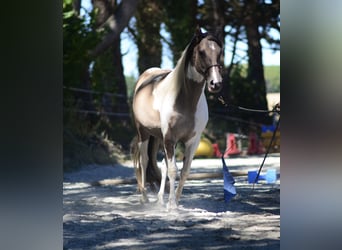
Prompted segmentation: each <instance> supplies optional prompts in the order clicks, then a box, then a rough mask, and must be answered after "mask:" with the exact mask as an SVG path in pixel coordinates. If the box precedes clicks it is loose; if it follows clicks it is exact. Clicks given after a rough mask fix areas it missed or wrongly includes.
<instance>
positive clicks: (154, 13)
mask: <svg viewBox="0 0 342 250" xmlns="http://www.w3.org/2000/svg"><path fill="white" fill-rule="evenodd" d="M136 20H137V22H136V25H137V27H136V28H137V34H136V35H135V39H136V42H137V46H138V51H139V57H138V68H139V73H140V74H141V73H143V72H144V71H145V70H146V69H148V68H150V67H160V64H161V57H162V44H161V41H160V40H161V37H160V34H159V33H160V24H161V21H162V12H161V7H160V6H159V4H158V2H157V1H150V0H142V1H141V2H140V3H139V6H138V11H137V14H136Z"/></svg>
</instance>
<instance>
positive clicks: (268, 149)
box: [217, 96, 280, 196]
mask: <svg viewBox="0 0 342 250" xmlns="http://www.w3.org/2000/svg"><path fill="white" fill-rule="evenodd" d="M217 99H218V100H219V101H220V102H221V103H222V105H224V106H225V107H226V108H228V104H227V103H226V101H225V100H224V98H223V96H219V97H218V98H217ZM230 106H232V107H235V108H236V109H240V110H244V111H248V112H258V113H277V114H279V115H280V104H279V103H277V104H276V105H275V106H274V107H273V109H272V110H261V109H250V108H244V107H241V106H234V105H230ZM279 123H280V117H279V119H278V121H277V125H276V128H275V129H274V131H273V134H272V138H271V141H270V143H269V145H268V147H267V150H266V153H265V156H264V159H263V161H262V163H261V165H260V167H259V171H258V174H257V175H256V177H255V179H254V182H253V188H252V190H251V192H250V193H252V192H253V191H254V185H255V183H256V182H257V180H258V178H259V176H260V172H261V169H262V167H263V166H264V163H265V160H266V158H267V155H268V153H269V152H270V150H271V146H272V144H273V141H274V138H275V135H276V132H277V130H278V127H279ZM248 196H249V195H248Z"/></svg>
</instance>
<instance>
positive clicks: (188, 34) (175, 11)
mask: <svg viewBox="0 0 342 250" xmlns="http://www.w3.org/2000/svg"><path fill="white" fill-rule="evenodd" d="M162 2H163V6H164V13H165V19H164V23H165V25H166V29H167V30H168V31H169V32H170V34H171V41H170V42H169V45H170V49H171V52H172V55H173V63H174V65H176V63H177V61H178V59H179V58H180V56H181V54H182V52H183V50H184V49H185V47H186V46H187V45H188V43H189V42H190V40H191V38H192V37H193V34H194V32H195V28H196V26H197V24H198V23H197V19H196V15H197V0H181V1H168V0H162Z"/></svg>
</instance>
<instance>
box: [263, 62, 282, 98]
mask: <svg viewBox="0 0 342 250" xmlns="http://www.w3.org/2000/svg"><path fill="white" fill-rule="evenodd" d="M264 70H265V78H266V89H267V92H268V93H272V92H280V66H264Z"/></svg>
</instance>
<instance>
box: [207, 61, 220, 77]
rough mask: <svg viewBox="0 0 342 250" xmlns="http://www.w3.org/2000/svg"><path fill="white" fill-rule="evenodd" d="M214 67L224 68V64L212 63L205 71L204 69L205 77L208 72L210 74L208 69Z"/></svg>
mask: <svg viewBox="0 0 342 250" xmlns="http://www.w3.org/2000/svg"><path fill="white" fill-rule="evenodd" d="M213 67H219V68H220V69H221V68H222V65H221V64H213V65H210V66H209V67H208V68H207V69H206V70H205V71H204V76H205V78H207V74H208V71H209V69H211V68H213Z"/></svg>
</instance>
